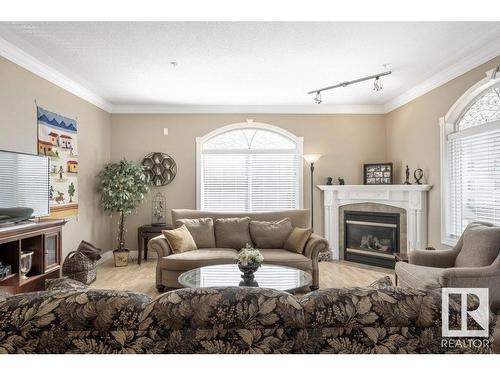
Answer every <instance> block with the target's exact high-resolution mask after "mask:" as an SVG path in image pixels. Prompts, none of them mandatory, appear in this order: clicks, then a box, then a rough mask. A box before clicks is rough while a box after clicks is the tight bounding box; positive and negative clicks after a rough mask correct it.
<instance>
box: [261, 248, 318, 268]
mask: <svg viewBox="0 0 500 375" xmlns="http://www.w3.org/2000/svg"><path fill="white" fill-rule="evenodd" d="M259 251H260V252H261V254H262V256H263V257H264V264H277V265H281V266H287V267H294V268H298V269H301V270H304V271H311V270H312V262H311V259H309V258H307V257H305V256H304V255H302V254H297V253H292V252H291V251H287V250H285V249H259Z"/></svg>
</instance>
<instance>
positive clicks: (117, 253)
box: [113, 249, 130, 267]
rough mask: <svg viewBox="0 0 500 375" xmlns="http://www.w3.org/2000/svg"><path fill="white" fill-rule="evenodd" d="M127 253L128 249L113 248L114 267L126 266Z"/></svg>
mask: <svg viewBox="0 0 500 375" xmlns="http://www.w3.org/2000/svg"><path fill="white" fill-rule="evenodd" d="M129 253H130V251H129V250H128V249H116V250H113V258H114V260H115V267H126V266H128V257H129Z"/></svg>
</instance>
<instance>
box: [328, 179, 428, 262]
mask: <svg viewBox="0 0 500 375" xmlns="http://www.w3.org/2000/svg"><path fill="white" fill-rule="evenodd" d="M318 188H319V189H321V190H323V192H324V194H323V203H324V210H325V221H324V230H325V237H326V239H327V240H328V241H329V242H330V251H331V257H332V259H333V260H339V259H343V257H342V256H341V249H340V246H341V243H343V241H342V240H341V238H340V233H341V232H343V230H342V228H341V226H343V225H344V223H343V222H341V221H342V220H343V218H341V217H340V216H341V215H340V211H341V207H343V206H347V205H352V204H356V203H375V204H380V205H386V206H391V207H397V208H399V209H402V210H403V212H405V215H404V216H402V217H406V223H402V224H406V225H404V226H403V225H402V227H405V228H406V233H405V236H404V237H402V238H405V237H406V243H405V245H406V246H403V248H404V247H406V249H404V250H402V251H407V250H413V249H424V248H425V247H426V246H427V194H428V191H429V190H430V189H431V188H432V185H318Z"/></svg>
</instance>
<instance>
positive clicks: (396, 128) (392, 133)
mask: <svg viewBox="0 0 500 375" xmlns="http://www.w3.org/2000/svg"><path fill="white" fill-rule="evenodd" d="M499 64H500V56H499V57H496V58H495V59H493V60H491V61H489V62H488V63H486V64H483V65H481V66H479V67H477V68H475V69H473V70H471V71H470V72H467V73H465V74H463V75H462V76H459V77H457V78H455V79H453V80H452V81H450V82H448V83H446V84H444V85H443V86H440V87H438V88H436V89H434V90H432V91H430V92H429V93H427V94H425V95H422V96H420V97H418V98H417V99H415V100H413V101H411V102H409V103H408V104H406V105H404V106H402V107H399V108H397V109H396V110H394V111H392V112H390V113H388V114H387V115H386V130H387V158H388V159H389V160H391V161H393V162H394V163H395V166H396V168H395V170H396V180H395V181H396V183H397V182H398V181H399V182H401V181H403V175H404V167H405V165H407V164H408V166H409V167H410V170H411V171H412V172H411V176H413V170H415V169H416V168H422V169H423V170H424V173H425V176H426V179H427V182H428V183H429V184H432V185H434V187H433V189H432V190H431V192H430V195H429V228H428V232H429V245H430V246H434V247H436V248H439V247H441V248H443V247H445V246H444V245H441V208H440V205H441V183H440V145H439V118H440V117H443V116H444V115H446V113H447V112H448V110H449V109H450V107H451V106H452V105H453V103H455V101H456V100H457V99H458V98H459V97H460V96H461V95H462V94H463V93H464V92H465V91H466V90H467V89H469V88H470V87H471V86H473V85H474V84H475V83H476V82H478V81H480V80H481V79H483V78H484V77H485V73H486V71H488V70H490V69H492V68H494V67H497V66H498V65H499Z"/></svg>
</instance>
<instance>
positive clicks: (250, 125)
mask: <svg viewBox="0 0 500 375" xmlns="http://www.w3.org/2000/svg"><path fill="white" fill-rule="evenodd" d="M237 129H263V130H268V131H271V132H274V133H277V134H281V135H283V136H285V137H287V138H289V139H291V140H292V141H293V142H295V143H296V144H297V149H296V153H297V155H298V157H299V158H298V159H299V163H298V164H299V165H298V168H299V171H298V172H299V183H298V187H297V188H298V192H297V193H298V197H299V207H297V208H301V209H302V208H304V163H302V162H301V161H300V160H301V159H302V155H303V152H304V138H303V137H297V136H296V135H295V134H292V133H290V132H289V131H287V130H285V129H282V128H280V127H278V126H275V125H270V124H266V123H264V122H254V121H252V120H247V122H239V123H235V124H230V125H226V126H222V127H220V128H217V129H215V130H213V131H211V132H210V133H207V134H205V135H204V136H202V137H196V209H197V210H199V209H201V174H202V170H203V169H202V165H201V160H202V158H201V154H202V150H203V144H204V143H205V142H206V141H208V140H209V139H210V138H213V137H215V136H217V135H220V134H222V133H226V132H229V131H231V130H237ZM221 151H222V152H220V151H219V152H220V153H223V152H224V151H223V150H221ZM268 151H269V150H268ZM249 152H252V151H251V150H250V151H249Z"/></svg>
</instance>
